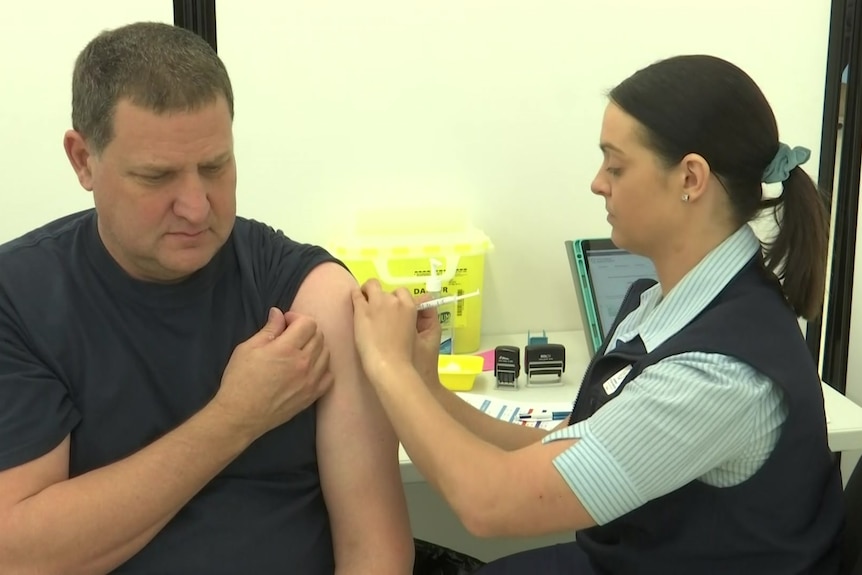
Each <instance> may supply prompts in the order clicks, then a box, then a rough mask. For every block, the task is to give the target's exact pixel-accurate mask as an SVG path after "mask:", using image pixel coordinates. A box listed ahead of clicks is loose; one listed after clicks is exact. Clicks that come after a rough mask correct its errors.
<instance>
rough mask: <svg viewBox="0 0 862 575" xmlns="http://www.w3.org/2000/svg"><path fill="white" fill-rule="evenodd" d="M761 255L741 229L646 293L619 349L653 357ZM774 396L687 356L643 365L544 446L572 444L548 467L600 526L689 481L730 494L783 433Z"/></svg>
mask: <svg viewBox="0 0 862 575" xmlns="http://www.w3.org/2000/svg"><path fill="white" fill-rule="evenodd" d="M759 249H760V242H759V240H758V239H757V236H755V235H754V232H753V231H752V230H751V228H750V227H749V226H748V225H744V226H742V227H741V228H740V229H739V230H738V231H737V232H735V233H734V234H733V235H732V236H730V237H729V238H728V239H726V240H725V241H724V242H723V243H722V244H721V245H719V246H718V247H716V248H715V249H714V250H712V252H710V253H709V254H708V255H707V256H706V257H705V258H704V259H703V260H701V261H700V262H699V263H698V264H697V265H696V266H695V267H694V268H693V269H692V270H691V271H689V273H688V274H686V275H685V277H684V278H683V279H682V280H681V281H680V282H679V283H678V284H677V285H676V286H674V288H673V289H672V290H671V291H670V292H669V293H668V294H667V296H666V297H664V298H662V292H661V286H660V285H655V286H653V287H652V288H650V289H649V290H647V291H645V292H644V293H643V294H642V295H641V298H640V303H639V305H638V307H637V309H635V310H634V311H633V312H631V313H630V314H629V315H628V316H626V318H625V319H624V320H623V321H622V322H621V323H620V325H619V326H618V328H617V329H616V331H615V332H614V334H613V339H612V340H611V342H612V343H611V344H610V345H609V346H608V351H611V350H612V349H613V348H614V347H615V345H616V343H617V341H624V342H628V341H631V340H632V339H634V338H635V337H636V336H640V337H641V339H642V341H643V343H644V345H645V347H646V350H647V352H651V351H653V350H654V349H656V347H658V346H659V345H660V344H662V343H663V342H664V341H666V340H667V339H669V338H670V337H671V336H673V335H674V334H675V333H677V332H678V331H679V330H681V329H682V328H683V327H685V326H686V325H687V324H688V323H689V322H691V320H693V319H694V318H695V317H696V316H697V315H698V314H699V313H700V312H701V311H702V310H703V309H704V308H705V307H706V306H707V305H709V303H710V302H711V301H712V300H713V299H715V297H716V296H717V295H718V294H719V292H721V290H722V289H724V287H725V286H726V285H727V284H728V283H729V282H730V280H731V279H733V277H734V276H735V275H736V274H737V272H739V271H740V270H741V269H742V267H743V266H744V265H745V264H746V263H747V262H748V261H749V260H750V259H751V257H752V256H754V254H755V253H756V252H757V250H759ZM786 417H787V406H786V405H785V404H784V401H783V393H782V391H781V389H780V388H779V387H778V386H777V385H775V384H774V383H773V382H772V381H771V380H770V379H769V378H767V377H766V376H764V375H763V374H761V373H760V372H758V371H756V370H755V369H754V368H752V367H751V366H749V365H748V364H746V363H743V362H741V361H739V360H737V359H735V358H732V357H728V356H725V355H720V354H715V353H703V352H687V353H682V354H679V355H676V356H673V357H669V358H666V359H664V360H662V361H660V362H658V363H656V364H654V365H651V366H649V367H647V368H646V369H644V370H643V372H641V374H640V375H638V376H637V377H636V378H635V379H633V380H632V381H630V382H629V383H628V384H627V385H626V387H625V388H624V389H623V391H622V392H621V393H620V395H619V396H618V397H616V398H615V399H614V400H612V401H609V402H608V403H606V404H605V405H604V406H602V407H601V408H600V409H599V410H598V411H597V412H596V413H595V414H593V416H592V417H590V418H589V419H587V420H584V421H582V422H579V423H577V424H575V425H572V426H570V427H566V428H565V429H561V430H559V431H555V432H553V433H551V434H549V435H548V436H546V437H545V438H544V440H543V441H545V442H548V441H555V440H559V439H571V438H578V439H579V441H577V442H576V443H575V444H574V445H572V447H570V448H569V449H567V450H566V451H564V452H563V453H561V454H560V455H559V456H557V457H556V458H555V459H554V466H555V467H556V468H557V470H558V471H559V473H560V474H561V475H562V477H563V478H564V479H565V481H566V483H568V485H569V487H570V488H571V489H572V491H573V492H574V493H575V495H577V497H578V499H579V500H580V501H581V503H582V504H583V505H584V507H585V508H586V510H587V511H588V512H589V513H590V515H591V516H592V517H593V519H594V520H595V521H596V523H598V524H599V525H603V524H606V523H608V522H610V521H612V520H614V519H616V518H617V517H620V516H621V515H624V514H626V513H628V512H629V511H632V510H634V509H637V508H638V507H640V506H642V505H644V504H645V503H647V502H648V501H650V500H652V499H656V498H658V497H661V496H662V495H666V494H668V493H670V492H672V491H675V490H677V489H679V488H680V487H683V486H684V485H686V484H687V483H690V482H691V481H694V480H699V481H703V482H704V483H707V484H709V485H714V486H717V487H729V486H732V485H736V484H739V483H741V482H743V481H745V480H746V479H748V478H749V477H751V476H752V475H753V474H754V473H755V472H756V471H757V470H758V469H760V466H761V465H762V464H763V463H764V462H765V461H766V459H767V458H768V457H769V455H770V454H771V453H772V449H773V448H774V447H775V444H776V442H777V441H778V437H779V435H780V433H781V425H782V423H783V422H784V420H785V419H786Z"/></svg>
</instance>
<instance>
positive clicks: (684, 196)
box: [682, 194, 688, 202]
mask: <svg viewBox="0 0 862 575" xmlns="http://www.w3.org/2000/svg"><path fill="white" fill-rule="evenodd" d="M682 201H684V202H687V201H688V194H683V195H682Z"/></svg>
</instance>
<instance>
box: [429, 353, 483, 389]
mask: <svg viewBox="0 0 862 575" xmlns="http://www.w3.org/2000/svg"><path fill="white" fill-rule="evenodd" d="M484 364H485V358H483V357H481V356H478V355H458V354H455V355H440V357H439V358H438V360H437V373H438V374H439V375H440V383H442V384H443V387H446V388H448V389H451V390H452V391H469V390H471V389H473V383H475V381H476V376H477V375H479V374H480V373H482V367H483V366H484Z"/></svg>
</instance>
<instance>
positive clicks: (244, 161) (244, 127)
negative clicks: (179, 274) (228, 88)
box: [218, 0, 829, 333]
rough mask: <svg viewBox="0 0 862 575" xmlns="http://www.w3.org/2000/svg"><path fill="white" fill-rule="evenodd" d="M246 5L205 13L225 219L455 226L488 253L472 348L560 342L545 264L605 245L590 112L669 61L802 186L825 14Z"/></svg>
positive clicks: (564, 3)
mask: <svg viewBox="0 0 862 575" xmlns="http://www.w3.org/2000/svg"><path fill="white" fill-rule="evenodd" d="M255 5H256V6H258V7H264V6H265V7H266V10H268V13H267V16H265V17H263V16H261V15H260V12H259V11H255V12H252V11H250V10H249V9H248V4H246V3H243V2H239V1H237V0H234V1H226V0H225V1H221V2H219V4H218V30H219V52H220V54H221V55H222V57H223V58H224V60H225V62H226V64H227V66H228V69H229V71H230V72H231V74H232V77H233V80H234V83H235V88H236V97H237V116H236V138H237V154H238V157H239V161H240V176H239V178H240V184H239V194H240V208H241V211H242V212H243V213H245V214H247V215H251V216H255V217H258V218H262V219H266V220H267V221H269V222H271V223H273V224H274V225H277V226H279V227H282V228H284V229H285V230H286V231H287V233H289V234H290V235H293V236H295V237H297V238H301V239H307V240H312V241H316V242H327V241H328V240H329V239H330V238H332V237H333V235H334V234H335V233H336V231H337V230H338V229H339V228H340V227H343V226H345V225H347V224H348V222H349V220H350V218H351V216H352V214H353V212H354V211H355V210H356V209H358V208H359V207H361V206H366V205H390V204H400V205H404V204H415V203H416V202H419V201H431V202H437V203H439V202H444V203H450V204H451V205H453V206H456V205H457V206H463V207H465V208H466V209H467V210H469V212H470V214H471V216H472V220H473V222H474V223H475V224H476V225H477V226H478V227H480V228H482V229H483V230H484V231H485V232H486V233H487V234H488V235H489V236H490V237H491V239H492V241H493V242H494V244H495V248H496V249H495V251H494V252H493V253H492V254H490V255H489V258H488V264H489V265H488V268H489V269H488V272H487V274H486V286H485V288H486V289H485V303H484V305H485V307H484V322H483V323H484V326H483V327H484V330H485V331H486V332H488V333H497V332H514V331H522V330H526V329H535V328H539V327H545V328H548V329H571V328H574V327H576V326H577V325H578V312H577V309H576V306H575V303H574V299H573V294H574V292H573V287H572V282H571V279H570V276H569V271H568V264H567V262H566V259H565V254H564V251H563V247H562V244H563V241H564V240H566V239H574V238H576V237H582V236H594V235H606V234H608V233H609V228H608V225H607V223H606V221H605V217H604V210H603V202H602V201H601V200H599V199H597V198H595V197H594V196H592V195H591V194H590V192H589V183H590V181H591V179H592V176H593V175H594V173H595V170H596V169H597V168H598V165H599V163H600V161H601V156H600V153H599V150H598V147H597V141H598V134H599V128H600V121H601V113H602V110H603V108H604V105H605V103H606V101H605V98H604V94H605V93H606V91H607V90H608V89H610V88H611V87H613V86H614V85H615V84H616V83H617V82H619V81H621V80H622V79H624V78H625V77H626V76H627V75H629V74H631V73H632V72H634V71H635V70H636V69H638V68H639V67H642V66H644V65H646V64H649V63H650V62H652V61H654V60H656V59H659V58H662V57H666V56H670V55H673V54H678V53H683V52H689V53H691V52H708V53H713V54H716V55H719V56H722V57H726V58H728V59H730V60H732V61H734V62H736V63H738V64H739V65H741V66H742V67H743V68H744V69H746V70H747V71H748V72H749V73H750V74H751V75H752V76H753V77H754V78H755V79H756V80H757V81H758V82H759V84H760V85H761V87H762V88H763V90H764V91H765V93H766V95H767V97H768V98H769V99H770V101H771V103H772V104H773V107H774V109H775V112H776V115H777V117H778V119H779V125H780V128H781V134H782V136H783V138H784V139H786V140H787V141H788V142H791V143H793V144H800V145H806V146H808V147H810V148H812V150H813V151H814V153H813V155H812V160H813V161H812V162H810V163H809V164H808V165H807V166H806V168H807V169H808V170H809V173H811V174H816V173H817V168H818V167H817V162H816V158H817V157H818V153H819V152H818V150H819V144H820V142H819V138H820V126H821V118H822V105H823V84H824V74H825V64H826V44H827V37H828V19H829V4H828V2H805V3H797V4H796V5H794V9H793V10H787V9H786V6H787V4H786V2H778V1H775V0H769V1H767V0H762V1H759V2H750V1H747V0H728V1H725V2H720V3H717V2H690V1H687V0H663V1H661V2H643V1H640V0H617V1H614V2H601V3H600V2H591V3H589V4H587V3H583V2H571V1H569V0H534V1H533V2H523V1H521V0H517V1H515V0H493V1H492V0H473V1H471V2H422V3H420V2H409V1H408V2H405V1H404V0H369V1H366V2H352V1H338V0H329V1H322V2H316V3H311V2H299V1H297V0H288V1H275V0H267V1H263V0H261V1H259V2H257V3H256V4H255ZM650 20H651V21H652V24H650V25H646V22H648V21H650ZM336 208H337V209H338V210H339V211H340V213H338V212H337V211H336Z"/></svg>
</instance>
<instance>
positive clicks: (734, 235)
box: [354, 56, 843, 575]
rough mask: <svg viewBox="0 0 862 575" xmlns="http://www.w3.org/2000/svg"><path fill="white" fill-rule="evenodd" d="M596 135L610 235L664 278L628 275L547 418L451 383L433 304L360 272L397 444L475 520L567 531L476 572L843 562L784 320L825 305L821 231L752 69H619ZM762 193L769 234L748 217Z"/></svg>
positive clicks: (806, 362) (799, 356)
mask: <svg viewBox="0 0 862 575" xmlns="http://www.w3.org/2000/svg"><path fill="white" fill-rule="evenodd" d="M599 147H600V148H601V151H602V154H603V158H604V160H603V162H602V165H601V168H600V170H599V172H598V174H597V175H596V177H595V179H594V181H593V183H592V186H591V187H592V191H593V193H594V194H596V195H598V196H600V197H601V198H602V199H603V200H604V201H605V208H606V210H607V212H608V221H609V222H610V224H611V226H612V227H613V235H612V237H613V240H614V242H615V243H616V244H617V245H618V246H620V247H622V248H625V249H627V250H629V251H631V252H634V253H638V254H642V255H644V256H647V257H649V258H650V259H651V260H652V262H653V263H654V265H655V268H656V271H657V272H658V278H659V283H658V284H656V285H652V286H650V285H644V282H636V284H635V286H634V288H633V289H632V290H631V291H630V293H629V295H628V297H627V298H626V300H625V301H624V303H623V305H622V309H621V310H620V313H619V315H618V317H617V320H616V324H615V326H614V328H613V329H612V330H611V334H610V335H611V337H609V338H608V339H607V340H606V342H605V344H604V346H603V347H602V349H601V350H599V351H598V353H597V354H596V357H595V358H594V359H593V361H592V363H591V365H590V367H589V368H588V370H587V372H586V374H585V376H584V379H583V383H582V386H581V391H580V393H579V397H578V400H577V402H576V403H575V406H574V410H573V413H572V416H571V417H570V419H569V421H566V422H564V423H563V424H562V425H560V426H559V428H557V429H556V430H554V431H553V432H551V433H550V434H547V435H545V433H546V432H543V431H541V430H537V429H531V428H524V427H521V426H517V425H511V424H508V423H504V422H501V421H498V420H496V419H493V418H491V417H488V416H486V415H484V414H482V413H480V412H478V411H477V410H475V409H473V408H472V407H471V406H469V405H468V404H466V403H465V402H463V401H461V400H460V399H459V398H458V397H457V396H456V395H454V394H452V393H449V392H448V391H446V390H445V389H444V388H443V387H442V386H441V385H440V383H439V380H438V378H437V373H436V365H437V358H436V344H437V342H438V341H439V340H438V339H437V338H438V337H439V332H438V326H437V325H436V320H435V317H434V314H433V313H424V312H423V313H421V314H419V315H418V316H417V312H416V309H415V302H414V300H413V299H412V298H411V297H410V295H409V294H408V293H407V291H406V290H396V291H395V292H394V293H385V292H383V291H382V290H381V289H380V285H379V283H377V282H376V281H373V280H372V281H369V282H368V283H366V284H365V285H364V286H363V288H362V291H361V292H360V291H357V292H356V294H355V297H354V303H355V326H356V334H355V335H356V342H357V346H358V348H359V353H360V355H361V357H362V362H363V365H364V367H365V368H366V370H367V373H368V376H369V379H370V380H371V382H372V384H373V385H374V387H375V389H376V391H377V394H378V396H379V397H380V400H381V402H382V403H383V406H384V407H385V409H386V412H387V414H388V416H389V418H390V419H391V421H392V424H393V425H394V427H395V430H396V431H397V433H398V436H399V438H400V439H401V441H402V443H403V445H404V447H405V449H406V450H407V452H408V453H409V454H410V457H411V459H412V460H413V462H414V463H415V465H417V467H418V468H419V469H420V470H421V472H422V473H423V474H424V475H425V477H426V478H427V479H428V481H429V482H430V483H431V484H433V485H434V487H435V488H436V489H437V490H439V492H440V493H441V494H442V495H443V497H444V498H445V499H446V500H447V502H448V503H449V504H450V505H451V507H452V508H453V510H454V511H455V512H456V513H457V515H458V516H459V518H460V519H461V521H462V522H463V523H464V525H465V526H466V527H467V528H468V529H469V530H470V531H471V532H472V533H474V534H477V535H480V536H498V535H505V536H519V535H520V536H528V535H537V534H542V533H550V532H558V531H562V530H568V529H572V530H575V531H576V532H577V536H576V543H571V544H567V545H560V546H555V547H554V548H548V549H540V550H534V551H529V552H526V553H524V554H519V555H515V556H512V557H509V558H504V559H501V560H498V561H496V562H493V563H491V564H489V565H488V566H486V567H484V568H483V569H481V570H480V573H487V574H497V573H510V572H511V573H515V572H519V573H520V572H531V573H532V572H535V573H576V574H578V575H581V574H590V573H603V574H604V573H612V574H614V575H628V574H643V573H646V574H651V573H661V574H663V575H667V574H676V573H679V574H685V575H691V574H702V573H733V574H734V575H744V574H749V573H750V574H752V575H754V574H756V575H768V574H776V575H779V574H780V575H788V574H791V573H794V574H796V573H818V574H825V573H835V572H836V568H837V567H836V554H835V550H836V548H835V542H836V538H837V534H838V532H839V530H840V526H841V522H842V519H843V517H842V504H841V496H842V494H841V485H840V479H839V477H838V474H837V469H836V467H835V465H834V464H833V458H832V456H831V454H830V452H829V449H828V447H827V441H826V424H825V416H824V411H823V397H822V393H821V388H820V380H819V376H818V373H817V369H816V367H815V365H814V363H813V361H812V359H811V356H810V353H809V351H808V349H807V347H806V345H805V342H804V339H803V337H802V334H801V332H800V329H799V327H798V324H797V316H804V317H806V318H809V319H810V318H813V317H815V316H817V315H818V314H819V313H820V310H821V307H822V297H823V284H824V274H825V259H826V257H825V256H826V244H827V234H828V232H827V217H826V213H825V209H824V206H823V203H822V201H821V198H820V196H819V194H818V192H817V190H816V188H815V186H814V184H813V182H812V181H811V179H810V178H809V177H808V176H807V175H806V174H805V172H804V171H802V169H801V168H799V167H798V165H799V164H800V163H802V162H804V161H805V160H806V159H807V158H808V156H809V152H808V151H807V150H805V149H802V148H795V149H792V148H790V147H788V146H786V145H784V144H781V143H779V140H778V130H777V127H776V123H775V118H774V117H773V114H772V110H771V109H770V107H769V104H768V103H767V102H766V100H765V98H764V96H763V94H762V93H761V91H760V90H759V88H758V87H757V85H756V84H755V83H754V82H753V81H752V80H751V79H750V78H749V77H748V76H747V75H746V74H745V73H744V72H743V71H741V70H740V69H739V68H737V67H735V66H734V65H732V64H730V63H728V62H726V61H723V60H721V59H718V58H714V57H709V56H681V57H675V58H670V59H667V60H663V61H660V62H658V63H655V64H653V65H651V66H649V67H647V68H645V69H643V70H640V71H639V72H637V73H635V74H634V75H633V76H631V77H630V78H628V79H627V80H625V81H624V82H622V83H621V84H620V85H619V86H617V87H616V88H614V89H613V90H612V91H611V93H610V101H609V103H608V105H607V109H606V111H605V115H604V119H603V122H602V129H601V137H600V141H599ZM763 182H782V186H783V191H782V193H781V195H780V196H779V197H778V198H775V199H771V200H767V199H764V197H763V192H762V185H761V184H762V183H763ZM775 206H777V207H778V208H780V211H779V215H780V221H781V225H780V228H779V232H778V235H777V236H776V237H775V238H774V240H773V241H771V243H769V244H768V245H766V246H762V245H761V243H760V242H759V241H758V239H757V237H756V236H755V235H754V234H753V232H752V231H751V228H750V227H749V226H748V225H747V224H748V222H750V221H752V220H753V219H754V218H755V217H757V216H758V215H759V214H760V213H761V210H762V209H764V208H772V207H775ZM779 278H780V279H781V280H783V282H779ZM649 283H652V282H649Z"/></svg>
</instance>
